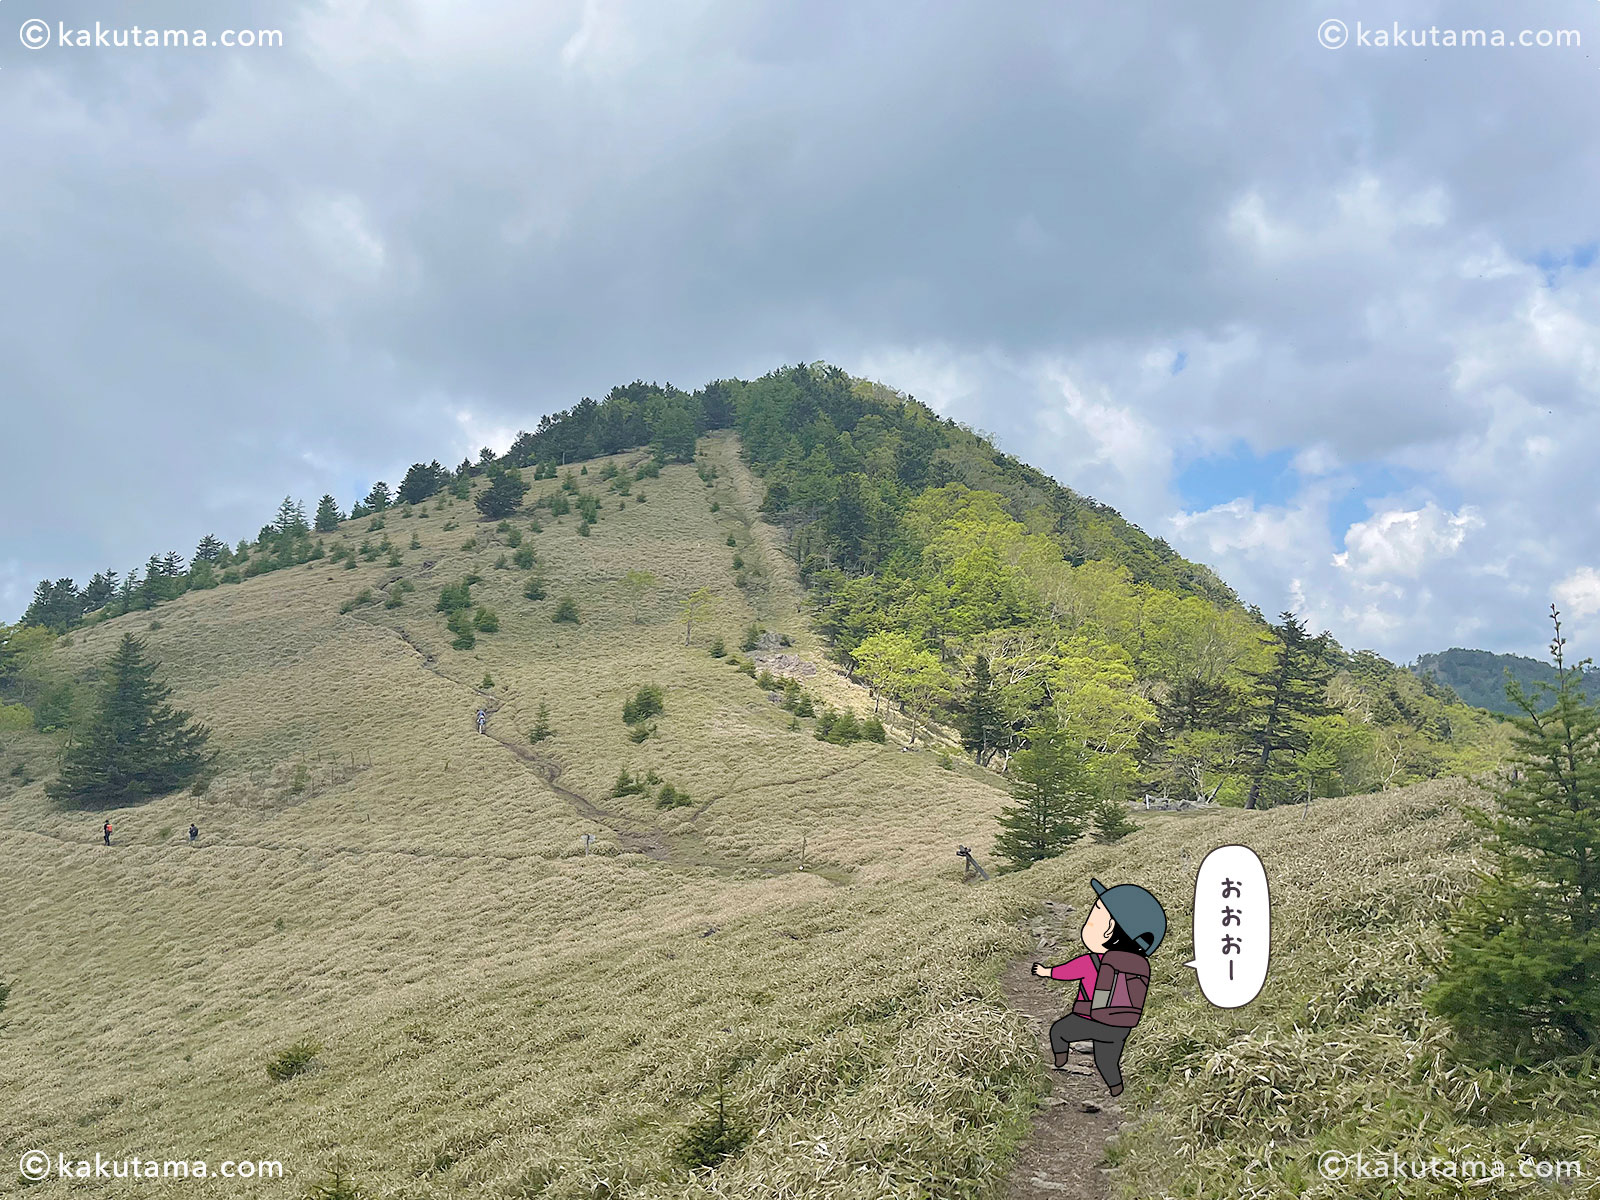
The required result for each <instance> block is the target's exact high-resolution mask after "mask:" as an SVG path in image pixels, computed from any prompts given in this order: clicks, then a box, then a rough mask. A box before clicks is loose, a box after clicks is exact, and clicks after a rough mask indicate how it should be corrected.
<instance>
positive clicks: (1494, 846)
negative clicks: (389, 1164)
mask: <svg viewBox="0 0 1600 1200" xmlns="http://www.w3.org/2000/svg"><path fill="white" fill-rule="evenodd" d="M1551 616H1552V618H1553V619H1555V640H1554V641H1552V642H1551V645H1550V652H1551V657H1552V658H1553V659H1554V660H1555V672H1556V684H1555V687H1554V688H1553V689H1552V690H1553V692H1554V695H1553V697H1551V700H1552V703H1551V704H1550V706H1549V707H1548V708H1546V709H1544V710H1543V711H1540V710H1539V709H1538V708H1537V707H1536V706H1535V703H1534V701H1533V700H1532V699H1530V698H1529V696H1528V695H1527V693H1525V692H1524V691H1523V690H1522V688H1521V687H1520V686H1519V685H1518V684H1517V683H1516V681H1515V680H1512V681H1511V682H1510V683H1508V685H1507V688H1506V691H1507V694H1508V695H1509V697H1510V698H1511V700H1512V702H1513V703H1515V704H1516V705H1517V707H1518V708H1520V709H1521V710H1522V715H1521V716H1520V717H1516V718H1513V720H1514V723H1515V725H1516V727H1517V736H1516V741H1515V750H1514V756H1513V759H1512V763H1513V765H1514V766H1515V768H1516V771H1515V774H1514V776H1513V777H1512V779H1511V781H1510V782H1508V783H1506V784H1505V785H1503V786H1502V787H1501V788H1500V790H1499V794H1498V795H1497V796H1496V801H1497V802H1496V805H1495V807H1494V809H1493V810H1492V811H1491V812H1489V813H1487V814H1485V813H1481V812H1478V811H1477V810H1474V809H1468V810H1467V815H1468V816H1469V817H1470V818H1471V819H1473V820H1474V822H1475V823H1476V824H1477V825H1478V826H1479V827H1480V828H1481V829H1483V830H1484V832H1485V834H1486V835H1487V837H1486V848H1487V850H1488V853H1489V857H1490V861H1491V863H1492V866H1491V869H1490V871H1489V873H1488V874H1487V875H1486V876H1485V877H1484V880H1483V883H1482V885H1481V886H1480V887H1479V889H1478V891H1477V892H1476V893H1475V894H1473V895H1472V896H1471V897H1469V899H1468V900H1467V902H1466V903H1465V904H1464V905H1463V906H1462V909H1461V911H1460V912H1459V913H1458V914H1457V916H1456V919H1455V920H1454V922H1452V926H1453V928H1452V930H1451V941H1450V944H1449V958H1448V961H1447V963H1446V967H1445V969H1444V971H1443V972H1442V973H1441V977H1440V981H1439V984H1438V986H1437V987H1435V988H1434V990H1433V992H1432V993H1431V995H1430V997H1429V999H1430V1000H1431V1002H1432V1004H1433V1006H1434V1008H1435V1010H1436V1011H1437V1012H1439V1013H1441V1014H1442V1015H1444V1016H1446V1017H1449V1018H1450V1019H1451V1021H1452V1022H1453V1023H1454V1024H1455V1025H1456V1027H1457V1028H1458V1029H1459V1030H1461V1031H1462V1032H1463V1033H1464V1034H1466V1035H1467V1036H1468V1037H1469V1038H1470V1039H1473V1040H1475V1041H1477V1042H1479V1043H1480V1044H1481V1048H1482V1049H1484V1050H1486V1051H1487V1052H1488V1055H1489V1056H1490V1057H1510V1058H1511V1059H1513V1060H1523V1061H1526V1060H1530V1059H1532V1060H1538V1059H1545V1058H1550V1057H1555V1056H1558V1055H1561V1054H1578V1053H1582V1052H1583V1051H1584V1050H1586V1049H1592V1047H1594V1046H1595V1044H1596V1043H1597V1042H1600V707H1597V706H1596V705H1594V704H1592V703H1589V702H1587V701H1586V700H1585V699H1584V697H1583V694H1582V690H1581V684H1582V670H1581V668H1580V667H1572V668H1569V667H1567V666H1566V665H1565V662H1564V657H1563V653H1562V647H1563V646H1564V645H1565V640H1564V639H1563V638H1562V636H1561V623H1560V620H1559V617H1558V615H1557V614H1556V613H1555V610H1554V609H1553V608H1552V610H1551Z"/></svg>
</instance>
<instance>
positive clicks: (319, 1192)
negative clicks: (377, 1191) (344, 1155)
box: [306, 1158, 366, 1200]
mask: <svg viewBox="0 0 1600 1200" xmlns="http://www.w3.org/2000/svg"><path fill="white" fill-rule="evenodd" d="M306 1200H366V1193H365V1192H363V1191H362V1190H361V1189H360V1188H359V1187H357V1186H356V1182H355V1180H354V1179H352V1178H351V1177H350V1169H349V1168H348V1167H346V1166H345V1164H344V1162H343V1161H342V1160H341V1159H337V1158H336V1159H334V1160H333V1165H332V1166H330V1167H329V1168H328V1175H327V1178H326V1179H323V1180H321V1181H320V1182H317V1183H314V1184H312V1185H311V1187H310V1188H309V1189H308V1190H307V1192H306Z"/></svg>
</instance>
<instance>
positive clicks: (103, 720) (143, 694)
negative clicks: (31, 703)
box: [48, 633, 215, 806]
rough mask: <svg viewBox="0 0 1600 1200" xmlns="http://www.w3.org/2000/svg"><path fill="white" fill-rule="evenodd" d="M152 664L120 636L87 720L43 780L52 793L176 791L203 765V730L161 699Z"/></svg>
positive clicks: (207, 756)
mask: <svg viewBox="0 0 1600 1200" xmlns="http://www.w3.org/2000/svg"><path fill="white" fill-rule="evenodd" d="M157 665H158V664H156V663H155V662H154V661H152V660H150V659H149V658H147V657H146V655H145V646H144V643H143V642H141V641H140V640H139V639H138V638H136V637H134V636H133V635H132V634H131V633H130V634H124V635H123V638H122V642H121V643H120V644H119V645H118V647H117V650H116V653H115V654H113V655H112V657H111V661H110V662H109V663H108V664H107V666H106V677H105V683H104V684H103V686H102V688H101V692H100V700H99V706H98V709H97V711H96V712H95V715H94V718H93V720H92V722H91V723H90V725H89V728H88V729H87V731H86V732H85V734H84V736H83V737H82V738H81V739H80V740H78V741H77V742H75V743H74V744H73V745H72V746H71V747H70V748H69V749H68V751H67V753H66V757H65V759H64V761H63V763H62V768H61V776H60V778H59V779H57V780H55V781H54V782H52V783H51V784H50V785H49V789H48V790H49V793H50V795H51V796H52V797H53V798H55V799H57V800H61V801H65V802H70V803H76V804H83V805H93V806H109V805H116V804H126V803H129V802H132V801H138V800H143V799H146V798H148V797H150V796H159V795H164V794H166V793H167V792H173V791H177V790H178V789H179V788H182V787H185V786H187V785H188V784H190V783H192V782H194V781H195V780H196V779H197V778H199V777H200V776H201V775H202V774H203V773H204V772H205V771H206V770H208V769H209V768H210V766H211V764H212V762H213V761H214V759H215V755H214V753H212V752H210V751H208V750H207V749H206V741H207V739H208V737H209V731H208V730H207V729H206V728H205V726H203V725H199V724H197V723H195V722H194V721H192V720H191V719H190V716H189V714H188V713H186V712H183V711H182V710H180V709H175V708H173V707H172V706H171V705H170V704H169V703H168V699H169V698H170V696H171V694H172V693H171V689H170V688H168V687H167V686H166V685H164V684H162V683H161V682H160V681H159V680H158V679H157V678H156V669H157Z"/></svg>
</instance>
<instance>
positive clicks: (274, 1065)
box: [267, 1038, 322, 1083]
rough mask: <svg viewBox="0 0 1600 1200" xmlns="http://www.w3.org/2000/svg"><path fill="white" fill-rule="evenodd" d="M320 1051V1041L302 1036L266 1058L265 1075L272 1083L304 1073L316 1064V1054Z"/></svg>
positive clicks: (281, 1081)
mask: <svg viewBox="0 0 1600 1200" xmlns="http://www.w3.org/2000/svg"><path fill="white" fill-rule="evenodd" d="M321 1053H322V1043H321V1042H318V1041H314V1040H313V1039H311V1038H302V1039H300V1041H298V1042H295V1043H293V1044H292V1045H289V1046H285V1047H284V1048H283V1049H282V1050H280V1051H278V1053H277V1054H275V1055H274V1056H273V1057H271V1058H269V1059H268V1060H267V1077H268V1078H269V1079H271V1080H272V1081H273V1082H274V1083H283V1082H284V1081H285V1080H288V1079H293V1078H294V1077H295V1076H296V1075H304V1074H305V1073H306V1072H307V1071H309V1070H311V1068H312V1067H313V1066H315V1065H316V1061H317V1055H319V1054H321Z"/></svg>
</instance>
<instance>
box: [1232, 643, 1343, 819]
mask: <svg viewBox="0 0 1600 1200" xmlns="http://www.w3.org/2000/svg"><path fill="white" fill-rule="evenodd" d="M1279 620H1280V622H1281V623H1280V624H1277V625H1273V626H1271V629H1272V633H1273V635H1274V637H1273V640H1274V641H1275V642H1276V643H1277V650H1278V653H1277V658H1276V661H1275V662H1274V663H1273V665H1272V666H1271V667H1269V668H1268V669H1267V670H1266V671H1264V672H1262V673H1261V674H1258V675H1256V677H1255V678H1256V684H1257V691H1256V697H1255V709H1254V713H1253V715H1252V720H1251V723H1250V728H1249V732H1248V734H1247V738H1248V741H1249V743H1250V745H1251V746H1252V747H1253V748H1254V750H1255V753H1256V754H1257V756H1258V757H1257V758H1256V762H1255V766H1254V767H1253V768H1252V770H1251V773H1250V797H1249V799H1248V800H1247V801H1246V802H1245V807H1246V808H1255V807H1256V806H1257V805H1258V804H1259V803H1260V801H1261V798H1262V792H1263V790H1264V788H1265V785H1266V783H1267V780H1268V779H1269V778H1270V777H1271V775H1272V770H1273V762H1272V756H1273V754H1274V753H1276V752H1277V751H1279V750H1283V751H1287V752H1288V753H1290V754H1293V753H1297V752H1299V751H1301V750H1304V749H1305V746H1306V741H1307V728H1306V727H1307V723H1308V722H1309V721H1311V720H1312V719H1313V718H1314V717H1320V716H1323V715H1325V714H1326V713H1327V712H1328V711H1329V709H1328V700H1327V696H1328V680H1329V678H1330V677H1331V676H1332V674H1333V668H1332V665H1331V664H1330V663H1329V661H1328V659H1329V657H1330V652H1331V651H1332V648H1333V647H1332V639H1331V638H1330V636H1329V635H1328V634H1327V633H1321V634H1318V635H1317V636H1316V637H1312V636H1311V635H1310V633H1309V632H1308V631H1307V630H1306V626H1305V622H1304V621H1302V620H1301V619H1300V618H1299V617H1297V616H1295V615H1294V613H1292V612H1285V613H1280V614H1279Z"/></svg>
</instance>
